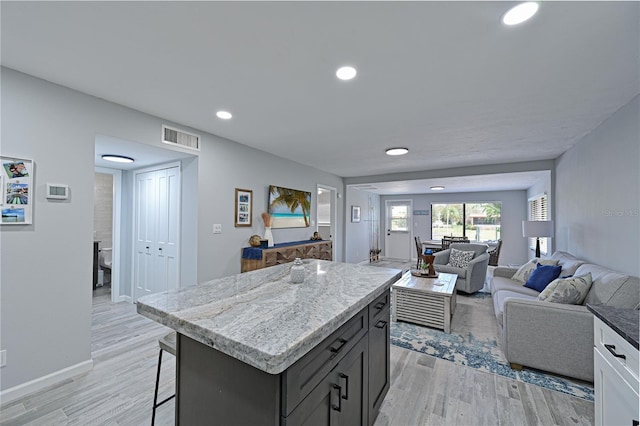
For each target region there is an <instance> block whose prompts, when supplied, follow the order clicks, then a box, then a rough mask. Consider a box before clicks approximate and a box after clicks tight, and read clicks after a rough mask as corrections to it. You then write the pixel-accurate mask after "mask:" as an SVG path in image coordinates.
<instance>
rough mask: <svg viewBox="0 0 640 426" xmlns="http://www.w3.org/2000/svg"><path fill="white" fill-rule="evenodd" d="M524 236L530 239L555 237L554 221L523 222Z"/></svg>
mask: <svg viewBox="0 0 640 426" xmlns="http://www.w3.org/2000/svg"><path fill="white" fill-rule="evenodd" d="M522 236H523V237H529V238H537V237H538V238H541V237H553V221H552V220H523V221H522Z"/></svg>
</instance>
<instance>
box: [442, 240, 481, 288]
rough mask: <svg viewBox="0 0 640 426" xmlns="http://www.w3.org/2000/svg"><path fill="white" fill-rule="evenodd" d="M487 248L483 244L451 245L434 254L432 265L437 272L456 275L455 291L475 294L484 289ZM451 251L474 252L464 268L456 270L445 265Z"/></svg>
mask: <svg viewBox="0 0 640 426" xmlns="http://www.w3.org/2000/svg"><path fill="white" fill-rule="evenodd" d="M487 248H488V247H487V245H485V244H466V243H452V244H451V246H450V248H448V249H447V250H443V251H439V252H437V253H435V254H434V256H435V259H434V262H433V263H434V267H435V270H436V271H437V272H444V273H448V274H457V275H458V279H457V281H456V290H459V291H462V292H464V293H468V294H471V293H475V292H477V291H478V290H480V289H481V288H482V287H484V282H485V279H486V277H487V265H488V264H489V255H488V254H487ZM451 249H457V250H462V251H473V252H474V255H473V258H472V259H471V261H470V262H469V265H468V266H467V267H466V268H456V267H454V266H449V265H447V263H449V255H450V253H451Z"/></svg>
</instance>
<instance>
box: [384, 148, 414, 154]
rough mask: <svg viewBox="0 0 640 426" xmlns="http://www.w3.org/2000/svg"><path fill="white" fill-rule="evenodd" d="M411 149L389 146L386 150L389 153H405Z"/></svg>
mask: <svg viewBox="0 0 640 426" xmlns="http://www.w3.org/2000/svg"><path fill="white" fill-rule="evenodd" d="M407 152H409V150H408V149H407V148H389V149H387V150H386V153H387V155H404V154H406V153H407Z"/></svg>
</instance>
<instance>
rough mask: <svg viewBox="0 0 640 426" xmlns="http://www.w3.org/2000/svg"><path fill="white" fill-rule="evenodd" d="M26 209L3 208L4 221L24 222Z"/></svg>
mask: <svg viewBox="0 0 640 426" xmlns="http://www.w3.org/2000/svg"><path fill="white" fill-rule="evenodd" d="M23 222H24V209H19V208H18V209H2V223H23Z"/></svg>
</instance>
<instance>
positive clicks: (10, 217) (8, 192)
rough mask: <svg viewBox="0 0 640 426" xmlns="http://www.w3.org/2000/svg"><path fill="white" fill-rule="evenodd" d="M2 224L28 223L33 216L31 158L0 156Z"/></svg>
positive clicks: (0, 221)
mask: <svg viewBox="0 0 640 426" xmlns="http://www.w3.org/2000/svg"><path fill="white" fill-rule="evenodd" d="M0 167H1V170H0V188H1V190H2V198H0V209H1V210H2V216H1V218H0V224H2V225H30V224H31V223H32V216H33V200H34V198H33V160H26V159H24V158H15V157H5V156H1V157H0Z"/></svg>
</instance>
